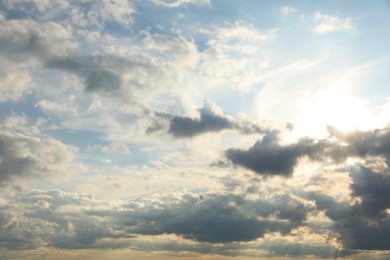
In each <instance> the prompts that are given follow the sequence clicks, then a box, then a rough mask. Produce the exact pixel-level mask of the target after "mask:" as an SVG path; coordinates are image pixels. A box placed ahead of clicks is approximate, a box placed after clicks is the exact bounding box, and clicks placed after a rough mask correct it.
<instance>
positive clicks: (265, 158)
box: [226, 133, 311, 176]
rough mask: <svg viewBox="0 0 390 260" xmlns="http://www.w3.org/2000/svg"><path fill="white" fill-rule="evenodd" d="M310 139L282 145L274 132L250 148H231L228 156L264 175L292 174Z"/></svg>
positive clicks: (233, 161) (238, 163)
mask: <svg viewBox="0 0 390 260" xmlns="http://www.w3.org/2000/svg"><path fill="white" fill-rule="evenodd" d="M309 143H311V142H310V141H306V140H302V141H300V142H298V143H296V144H292V145H286V146H281V145H279V143H278V137H277V135H276V134H274V133H269V134H266V135H264V137H263V138H262V140H261V141H257V142H256V143H255V144H254V145H253V146H252V147H250V148H249V149H248V150H241V149H229V150H227V151H226V157H227V158H228V159H229V160H230V161H231V162H232V163H233V164H236V165H240V166H242V167H245V168H247V169H250V170H252V171H254V172H256V173H259V174H262V175H269V176H272V175H283V176H290V175H291V174H292V173H293V171H294V167H295V165H296V164H297V162H298V158H299V157H301V156H303V155H306V153H307V147H308V144H309Z"/></svg>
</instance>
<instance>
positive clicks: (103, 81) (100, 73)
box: [45, 57, 122, 93]
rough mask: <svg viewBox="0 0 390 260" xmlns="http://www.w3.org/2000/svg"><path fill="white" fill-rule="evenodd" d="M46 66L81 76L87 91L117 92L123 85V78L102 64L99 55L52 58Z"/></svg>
mask: <svg viewBox="0 0 390 260" xmlns="http://www.w3.org/2000/svg"><path fill="white" fill-rule="evenodd" d="M45 65H46V67H47V68H51V69H58V70H62V71H65V72H68V73H71V74H74V75H77V76H79V77H80V78H82V79H83V80H84V83H85V91H87V92H99V91H105V92H108V93H110V92H115V91H116V90H118V89H119V88H120V87H121V85H122V78H121V76H120V75H118V74H117V73H115V72H114V71H113V70H110V69H109V68H105V67H104V66H103V65H101V64H100V59H99V57H88V58H79V59H76V58H66V59H51V60H49V61H48V62H46V64H45Z"/></svg>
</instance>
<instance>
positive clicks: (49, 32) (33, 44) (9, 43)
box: [0, 14, 77, 61]
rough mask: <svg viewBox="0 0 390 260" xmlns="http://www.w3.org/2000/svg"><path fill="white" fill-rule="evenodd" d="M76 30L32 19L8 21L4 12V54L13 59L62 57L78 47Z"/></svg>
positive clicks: (0, 35) (0, 25)
mask: <svg viewBox="0 0 390 260" xmlns="http://www.w3.org/2000/svg"><path fill="white" fill-rule="evenodd" d="M76 47H77V44H76V43H74V42H73V41H72V31H71V30H69V28H66V27H65V26H63V25H61V24H58V23H55V22H46V23H38V22H36V21H33V20H30V19H19V20H6V19H5V18H4V16H3V15H1V14H0V55H1V56H0V57H2V58H6V59H7V60H11V61H25V59H29V58H32V57H34V58H38V59H44V58H47V57H52V56H55V57H61V56H64V55H66V54H68V53H69V52H70V51H71V50H73V49H75V48H76Z"/></svg>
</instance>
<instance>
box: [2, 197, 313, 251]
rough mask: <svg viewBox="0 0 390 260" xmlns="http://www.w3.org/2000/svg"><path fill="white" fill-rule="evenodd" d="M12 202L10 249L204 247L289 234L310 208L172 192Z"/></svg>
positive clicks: (5, 224)
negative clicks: (109, 243) (133, 243)
mask: <svg viewBox="0 0 390 260" xmlns="http://www.w3.org/2000/svg"><path fill="white" fill-rule="evenodd" d="M12 199H13V201H12V200H11V201H10V203H6V204H5V205H4V203H3V205H0V212H1V213H0V229H1V230H2V233H3V234H5V236H2V238H1V239H0V246H2V247H6V248H9V249H11V248H17V247H18V246H20V244H21V243H26V245H25V246H24V248H34V247H36V246H37V245H39V244H40V243H43V244H47V245H50V246H53V247H57V248H94V247H95V246H96V245H97V244H98V243H99V241H100V239H103V238H104V239H119V238H131V237H134V235H137V234H138V235H141V234H142V235H161V234H176V235H178V236H181V237H183V238H185V239H190V240H196V241H199V242H208V243H231V242H235V241H241V242H244V241H253V240H255V239H257V238H260V237H263V236H264V235H265V234H268V233H274V232H279V233H281V234H283V235H286V234H289V233H290V231H291V230H292V229H294V228H297V227H299V226H301V225H303V224H304V221H305V219H306V215H307V212H308V211H310V210H311V209H310V208H308V207H307V206H305V205H304V204H303V203H302V202H299V201H298V200H296V199H293V198H291V197H289V196H287V195H286V196H275V197H274V198H272V201H270V199H268V200H263V199H258V200H246V199H244V198H242V197H241V196H239V195H233V194H209V195H200V194H182V195H181V196H178V195H177V194H176V195H168V196H165V197H162V198H161V199H158V200H155V199H154V200H146V199H142V198H139V199H134V200H131V201H129V202H127V203H125V202H123V203H121V204H118V203H117V204H116V205H111V204H110V203H108V202H104V201H99V200H95V199H94V198H93V196H89V195H85V194H78V193H67V192H63V191H59V190H49V191H42V190H35V191H32V192H30V193H28V194H24V195H23V196H21V195H18V197H17V198H12ZM15 199H16V201H15ZM15 202H17V205H18V206H16V204H15ZM18 216H23V217H18ZM22 222H23V223H24V224H23V225H21V223H22ZM17 234H19V237H17V238H16V236H17ZM25 235H26V236H28V237H24V236H25ZM115 244H116V243H115V242H114V243H113V246H114V245H115Z"/></svg>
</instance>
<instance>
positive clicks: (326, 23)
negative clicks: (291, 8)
mask: <svg viewBox="0 0 390 260" xmlns="http://www.w3.org/2000/svg"><path fill="white" fill-rule="evenodd" d="M314 22H315V27H314V28H313V32H314V33H316V34H324V33H331V32H339V31H350V30H352V22H351V19H350V18H344V19H342V18H339V17H337V16H331V15H326V14H322V13H320V12H316V13H315V14H314Z"/></svg>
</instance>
